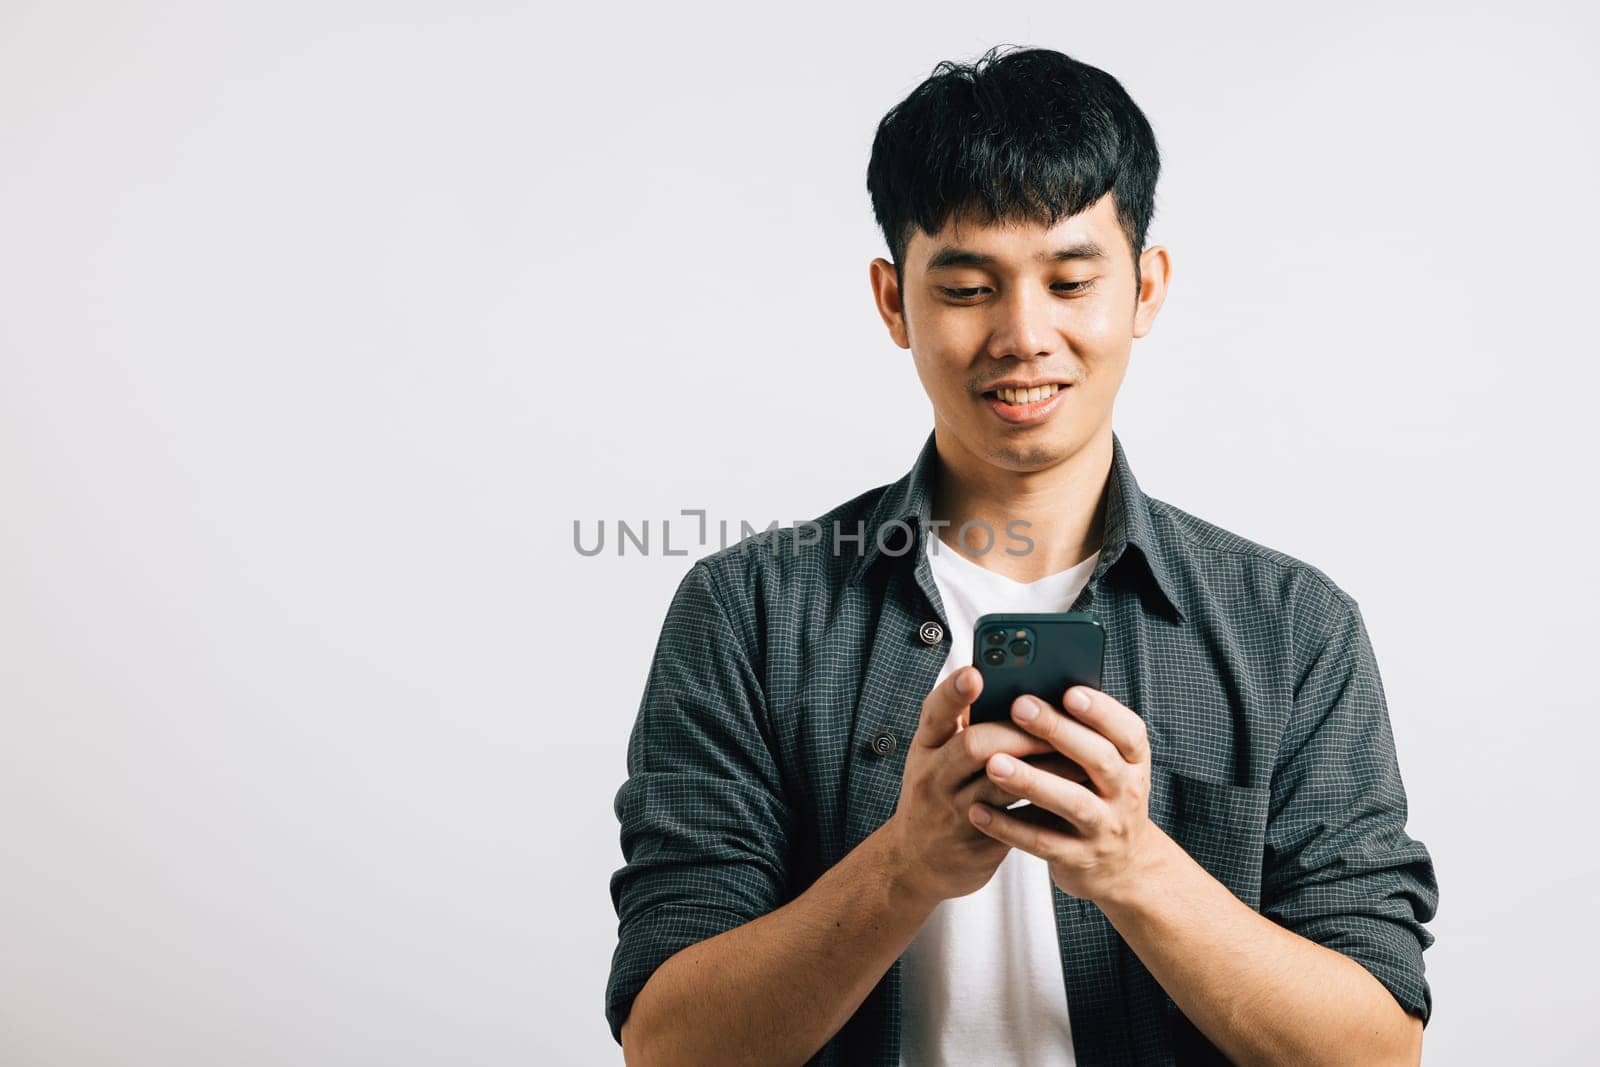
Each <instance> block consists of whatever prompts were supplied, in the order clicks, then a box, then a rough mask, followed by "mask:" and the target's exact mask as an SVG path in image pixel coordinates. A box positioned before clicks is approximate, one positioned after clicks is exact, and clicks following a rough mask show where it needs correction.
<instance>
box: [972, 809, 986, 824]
mask: <svg viewBox="0 0 1600 1067" xmlns="http://www.w3.org/2000/svg"><path fill="white" fill-rule="evenodd" d="M972 821H973V822H975V823H977V824H978V825H979V826H988V825H989V809H988V808H978V807H975V808H973V809H972Z"/></svg>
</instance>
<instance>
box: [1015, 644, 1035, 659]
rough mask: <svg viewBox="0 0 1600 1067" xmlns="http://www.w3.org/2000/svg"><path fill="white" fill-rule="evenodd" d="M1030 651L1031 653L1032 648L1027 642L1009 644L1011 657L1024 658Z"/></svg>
mask: <svg viewBox="0 0 1600 1067" xmlns="http://www.w3.org/2000/svg"><path fill="white" fill-rule="evenodd" d="M1032 651H1033V646H1032V645H1030V644H1028V642H1026V641H1013V642H1011V652H1012V654H1013V655H1017V656H1026V655H1027V654H1028V653H1029V652H1032Z"/></svg>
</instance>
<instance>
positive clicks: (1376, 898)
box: [1099, 594, 1438, 1064]
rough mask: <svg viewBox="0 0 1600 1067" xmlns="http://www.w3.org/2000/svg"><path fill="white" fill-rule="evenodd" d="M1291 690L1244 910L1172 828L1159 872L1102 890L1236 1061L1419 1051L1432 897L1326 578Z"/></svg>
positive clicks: (1331, 1059)
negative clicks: (1257, 869) (1261, 857)
mask: <svg viewBox="0 0 1600 1067" xmlns="http://www.w3.org/2000/svg"><path fill="white" fill-rule="evenodd" d="M1324 617H1326V618H1329V619H1330V620H1331V622H1330V625H1329V626H1327V627H1326V628H1324V629H1323V633H1322V634H1319V635H1317V637H1315V638H1313V640H1315V641H1318V642H1319V645H1320V647H1317V648H1316V649H1315V651H1314V652H1313V653H1312V654H1311V656H1310V657H1309V664H1308V666H1306V667H1305V668H1304V671H1303V673H1302V674H1301V676H1300V678H1299V682H1298V685H1297V686H1296V691H1295V710H1294V715H1293V717H1292V721H1291V722H1290V724H1289V727H1288V729H1287V731H1286V733H1285V737H1284V740H1283V744H1282V747H1281V749H1280V754H1279V759H1278V763H1277V766H1276V767H1275V769H1274V774H1273V781H1272V788H1271V807H1270V809H1269V815H1268V825H1267V833H1266V842H1265V848H1266V853H1265V862H1264V865H1263V876H1262V881H1263V886H1262V912H1261V914H1256V913H1255V912H1254V911H1252V910H1251V909H1250V908H1249V907H1248V906H1246V905H1245V904H1244V903H1243V902H1242V901H1240V900H1239V899H1238V898H1237V897H1235V896H1234V895H1233V894H1232V892H1230V891H1229V890H1228V889H1227V888H1226V887H1225V886H1223V885H1222V884H1221V883H1220V882H1218V881H1217V880H1216V879H1214V878H1212V877H1211V875H1210V874H1209V873H1208V872H1206V871H1205V870H1204V869H1203V868H1202V867H1201V866H1200V865H1199V864H1198V863H1196V862H1195V861H1194V859H1193V858H1191V857H1190V856H1189V855H1188V854H1187V853H1185V852H1184V851H1183V850H1182V849H1181V848H1180V847H1178V846H1177V844H1176V843H1175V842H1173V841H1172V839H1171V838H1170V837H1168V836H1167V835H1166V834H1164V833H1161V834H1158V835H1157V836H1156V847H1155V848H1154V849H1153V850H1152V853H1151V855H1152V857H1153V864H1154V866H1153V869H1152V872H1151V874H1150V875H1148V876H1147V878H1146V879H1144V880H1142V881H1147V884H1150V885H1155V886H1160V887H1161V893H1160V895H1159V896H1154V895H1150V894H1146V893H1142V892H1138V891H1130V893H1129V894H1128V895H1124V896H1121V897H1119V898H1116V899H1111V900H1102V901H1100V902H1099V903H1100V906H1101V908H1102V910H1103V911H1104V912H1105V913H1106V916H1107V917H1108V918H1109V919H1111V921H1112V923H1113V925H1115V926H1116V927H1117V929H1118V931H1119V932H1120V933H1121V934H1122V936H1123V938H1124V939H1125V940H1126V941H1127V942H1128V943H1129V945H1130V947H1132V948H1133V949H1134V951H1135V952H1136V953H1138V955H1139V957H1140V959H1141V960H1142V961H1144V963H1145V964H1146V966H1147V967H1148V968H1149V969H1150V972H1151V974H1152V975H1153V976H1154V977H1155V978H1156V980H1157V981H1159V982H1160V983H1161V985H1162V986H1163V987H1164V988H1165V989H1166V990H1167V992H1168V994H1169V995H1170V996H1171V997H1172V998H1173V1000H1174V1001H1175V1002H1176V1003H1177V1005H1178V1007H1179V1008H1180V1009H1181V1010H1182V1011H1183V1013H1184V1014H1185V1015H1186V1016H1188V1017H1189V1019H1190V1021H1192V1022H1193V1023H1194V1024H1195V1026H1196V1027H1197V1028H1199V1029H1200V1030H1201V1031H1202V1032H1203V1033H1205V1034H1206V1036H1207V1037H1208V1038H1210V1039H1211V1041H1212V1042H1213V1043H1215V1044H1216V1045H1217V1046H1218V1047H1219V1048H1221V1049H1222V1050H1223V1051H1225V1052H1226V1053H1227V1054H1228V1055H1229V1056H1230V1057H1231V1058H1233V1059H1235V1060H1236V1061H1237V1062H1239V1063H1241V1064H1254V1063H1282V1062H1293V1063H1307V1064H1312V1063H1370V1064H1416V1063H1418V1062H1420V1060H1421V1055H1422V1029H1423V1025H1424V1023H1425V1021H1426V1019H1427V1017H1428V1015H1429V1014H1430V1012H1431V1008H1432V998H1431V994H1430V993H1429V990H1428V985H1427V982H1426V980H1425V979H1424V978H1423V966H1422V951H1423V949H1425V948H1426V947H1427V946H1428V945H1430V944H1431V943H1432V941H1433V936H1432V934H1431V933H1429V931H1428V930H1427V929H1426V928H1425V927H1424V926H1423V925H1422V924H1423V923H1425V922H1426V921H1428V920H1429V919H1431V918H1432V917H1433V915H1434V913H1435V911H1436V909H1437V903H1438V887H1437V883H1436V881H1435V878H1434V872H1433V864H1432V861H1431V859H1430V858H1429V856H1428V853H1427V850H1426V849H1425V848H1424V847H1423V846H1422V844H1421V843H1420V842H1417V841H1415V840H1413V839H1411V838H1410V837H1408V836H1407V835H1406V833H1405V822H1406V799H1405V790H1404V787H1403V785H1402V783H1401V779H1400V770H1399V765H1398V762H1397V758H1396V754H1395V746H1394V738H1393V735H1392V732H1391V729H1390V723H1389V714H1388V710H1387V705H1386V701H1385V699H1384V693H1383V685H1382V681H1381V679H1380V676H1379V673H1378V667H1377V662H1376V660H1375V658H1374V656H1373V652H1372V646H1371V642H1370V640H1369V638H1368V636H1367V632H1366V628H1365V625H1364V623H1363V622H1362V619H1361V614H1360V611H1359V609H1358V607H1357V606H1356V604H1355V602H1354V601H1351V600H1349V598H1348V597H1346V596H1344V595H1343V594H1336V595H1335V596H1334V597H1333V599H1332V600H1331V601H1330V602H1329V603H1328V604H1327V606H1326V610H1325V612H1324Z"/></svg>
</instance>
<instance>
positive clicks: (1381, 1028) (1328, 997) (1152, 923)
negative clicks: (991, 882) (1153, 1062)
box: [1096, 833, 1421, 1067]
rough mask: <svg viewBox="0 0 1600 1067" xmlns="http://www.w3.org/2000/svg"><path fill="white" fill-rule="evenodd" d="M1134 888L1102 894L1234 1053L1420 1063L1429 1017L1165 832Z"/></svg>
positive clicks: (1139, 947) (1309, 1060)
mask: <svg viewBox="0 0 1600 1067" xmlns="http://www.w3.org/2000/svg"><path fill="white" fill-rule="evenodd" d="M1157 842H1158V844H1159V847H1158V848H1157V850H1156V853H1155V855H1156V859H1155V861H1154V862H1153V863H1152V865H1151V866H1150V868H1149V869H1148V870H1146V871H1145V872H1144V874H1143V875H1142V876H1141V877H1140V878H1139V879H1138V884H1137V885H1132V886H1130V888H1129V889H1128V890H1127V892H1126V893H1124V894H1119V895H1118V896H1116V897H1113V898H1107V899H1102V900H1098V901H1096V903H1097V904H1099V906H1100V909H1101V910H1102V911H1103V912H1104V913H1105V915H1106V917H1107V918H1108V919H1109V920H1110V921H1111V924H1112V925H1113V926H1114V927H1116V929H1117V932H1118V933H1120V934H1121V935H1122V938H1123V940H1124V941H1126V942H1127V943H1128V945H1129V947H1130V948H1132V949H1133V951H1134V952H1135V954H1137V955H1138V957H1139V959H1140V960H1141V961H1143V963H1144V965H1145V966H1146V968H1148V969H1149V971H1150V973H1151V975H1152V976H1153V977H1154V978H1155V979H1156V981H1157V982H1159V983H1160V984H1161V986H1162V988H1163V989H1165V990H1166V991H1167V993H1168V995H1170V996H1171V997H1172V999H1173V1001H1174V1002H1175V1003H1176V1004H1177V1005H1178V1007H1179V1009H1180V1010H1182V1012H1183V1013H1184V1015H1185V1016H1187V1017H1188V1018H1189V1020H1190V1021H1191V1022H1193V1023H1194V1025H1195V1026H1196V1027H1197V1028H1198V1029H1199V1030H1200V1032H1201V1033H1203V1034H1205V1035H1206V1037H1207V1038H1209V1039H1210V1040H1211V1042H1212V1044H1214V1045H1216V1046H1217V1047H1218V1048H1219V1049H1221V1050H1222V1051H1223V1052H1224V1053H1225V1054H1226V1055H1227V1056H1228V1058H1229V1059H1231V1060H1233V1061H1234V1062H1235V1063H1238V1064H1240V1065H1241V1067H1250V1065H1254V1064H1282V1063H1295V1064H1308V1065H1309V1064H1363V1065H1378V1064H1416V1063H1417V1062H1419V1060H1420V1056H1421V1026H1420V1020H1418V1019H1417V1018H1415V1017H1414V1016H1411V1015H1409V1014H1408V1013H1406V1011H1405V1010H1404V1009H1403V1008H1402V1007H1401V1006H1400V1004H1399V1002H1398V1001H1396V1000H1395V998H1394V996H1393V995H1392V994H1391V993H1390V992H1389V990H1388V989H1387V988H1386V987H1385V986H1384V985H1383V984H1382V983H1381V982H1379V981H1378V980H1377V979H1376V978H1374V977H1373V976H1372V974H1371V973H1370V972H1369V971H1367V969H1366V968H1365V967H1362V966H1361V965H1360V964H1359V963H1357V962H1356V961H1355V960H1353V959H1351V958H1349V957H1348V956H1345V955H1343V954H1342V953H1339V952H1336V951H1334V950H1332V949H1329V948H1326V947H1324V946H1322V945H1319V944H1317V943H1316V942H1314V941H1310V940H1308V939H1306V938H1304V937H1301V936H1300V935H1299V934H1296V933H1294V932H1293V931H1291V930H1287V929H1285V928H1284V927H1282V926H1279V925H1278V924H1277V923H1275V922H1273V921H1272V920H1271V919H1268V918H1266V917H1265V916H1263V915H1261V914H1259V913H1257V912H1256V911H1253V910H1252V909H1251V908H1250V907H1249V906H1248V905H1246V904H1245V903H1244V902H1243V901H1241V900H1240V899H1239V898H1238V897H1236V896H1234V895H1233V893H1232V892H1231V891H1230V890H1229V889H1228V888H1227V887H1226V886H1224V885H1223V884H1222V883H1221V882H1218V881H1217V880H1216V879H1215V878H1213V877H1212V876H1211V874H1210V873H1209V872H1208V871H1206V869H1205V868H1203V867H1201V866H1200V864H1198V863H1197V862H1195V860H1194V858H1193V857H1191V856H1190V855H1189V854H1188V853H1187V852H1185V851H1184V850H1183V848H1182V847H1181V846H1179V845H1178V844H1177V843H1176V842H1175V841H1173V840H1172V839H1171V838H1170V837H1169V836H1167V835H1166V834H1164V833H1161V834H1158V837H1157Z"/></svg>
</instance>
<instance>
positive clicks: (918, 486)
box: [850, 431, 1186, 621]
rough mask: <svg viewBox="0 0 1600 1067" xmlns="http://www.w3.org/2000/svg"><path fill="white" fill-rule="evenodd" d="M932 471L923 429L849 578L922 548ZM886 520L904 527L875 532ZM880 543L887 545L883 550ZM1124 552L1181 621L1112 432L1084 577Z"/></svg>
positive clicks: (1160, 552) (1161, 553)
mask: <svg viewBox="0 0 1600 1067" xmlns="http://www.w3.org/2000/svg"><path fill="white" fill-rule="evenodd" d="M938 476H939V453H938V449H937V448H936V447H935V445H934V435H933V433H932V431H929V433H928V439H927V440H926V441H925V442H923V445H922V451H921V452H919V453H918V454H917V460H916V462H915V463H914V464H913V465H912V467H911V470H909V471H908V472H906V474H905V475H903V476H902V477H901V478H900V480H899V481H896V482H892V483H890V484H889V485H888V486H885V487H884V491H883V493H882V495H881V496H879V498H878V502H877V504H876V505H874V507H873V509H872V513H871V515H870V516H869V517H868V519H867V527H866V536H865V537H864V538H863V539H862V551H861V555H860V556H859V557H858V558H857V559H856V562H855V564H854V566H853V568H852V570H851V574H850V580H851V581H859V580H860V579H861V578H862V577H864V576H865V575H866V574H867V572H868V571H869V570H870V569H871V568H872V566H873V565H874V564H875V563H876V562H877V561H878V560H879V559H880V558H883V557H886V556H888V557H898V558H902V559H903V558H908V557H912V552H916V553H918V554H920V553H921V552H922V550H923V548H924V545H923V541H922V538H923V536H924V535H925V533H926V532H927V530H928V525H927V524H928V522H929V520H930V519H931V518H932V514H933V486H934V482H935V480H936V479H937V478H938ZM891 523H902V524H904V526H905V531H903V532H902V531H895V532H892V533H885V534H884V536H883V537H881V538H880V537H879V536H878V535H877V531H878V530H880V529H881V528H883V527H884V526H886V525H888V524H891ZM905 533H909V534H910V535H911V538H912V540H911V541H910V543H909V545H908V550H907V551H899V546H902V545H906V544H907V542H906V539H905ZM885 545H887V546H889V548H890V549H891V551H885V549H884V546H885ZM1130 546H1132V547H1133V548H1136V549H1137V550H1138V551H1136V552H1133V553H1129V552H1128V551H1127V550H1128V548H1129V547H1130ZM1125 556H1127V557H1131V558H1132V559H1135V560H1138V561H1140V562H1139V564H1136V566H1142V568H1143V570H1144V572H1145V574H1146V575H1148V577H1149V578H1150V579H1151V584H1152V585H1153V586H1154V587H1155V589H1156V590H1157V591H1158V592H1159V593H1160V595H1161V597H1162V599H1164V600H1165V601H1166V603H1167V605H1168V606H1169V607H1171V609H1172V611H1173V614H1174V615H1176V616H1177V618H1178V619H1179V620H1180V621H1182V620H1183V619H1184V618H1185V617H1186V613H1185V611H1184V610H1183V607H1182V605H1180V603H1179V596H1180V593H1179V589H1178V587H1177V585H1176V584H1175V583H1174V582H1173V580H1172V563H1171V560H1170V558H1169V556H1168V552H1167V546H1166V545H1165V544H1163V542H1162V541H1161V539H1160V537H1159V536H1158V533H1157V530H1156V526H1155V522H1154V520H1153V519H1152V518H1151V515H1150V498H1149V497H1147V496H1145V495H1144V492H1143V491H1142V490H1140V488H1139V483H1138V482H1137V481H1136V480H1135V479H1134V477H1133V469H1132V468H1131V467H1130V466H1129V465H1128V456H1127V453H1126V452H1125V451H1123V448H1122V439H1121V438H1119V437H1118V436H1117V435H1116V433H1114V432H1113V433H1112V435H1111V473H1110V477H1109V479H1108V480H1107V483H1106V514H1105V538H1104V541H1103V542H1102V544H1101V546H1100V560H1099V562H1098V563H1097V564H1096V566H1095V573H1094V575H1093V577H1092V578H1091V579H1090V580H1091V581H1095V580H1098V579H1099V578H1100V577H1101V576H1102V575H1104V574H1105V573H1107V572H1108V571H1109V570H1110V569H1111V568H1112V567H1114V566H1117V565H1118V563H1119V562H1120V561H1121V560H1122V559H1123V558H1124V557H1125ZM912 558H914V557H912ZM1124 566H1127V565H1126V564H1124Z"/></svg>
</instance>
